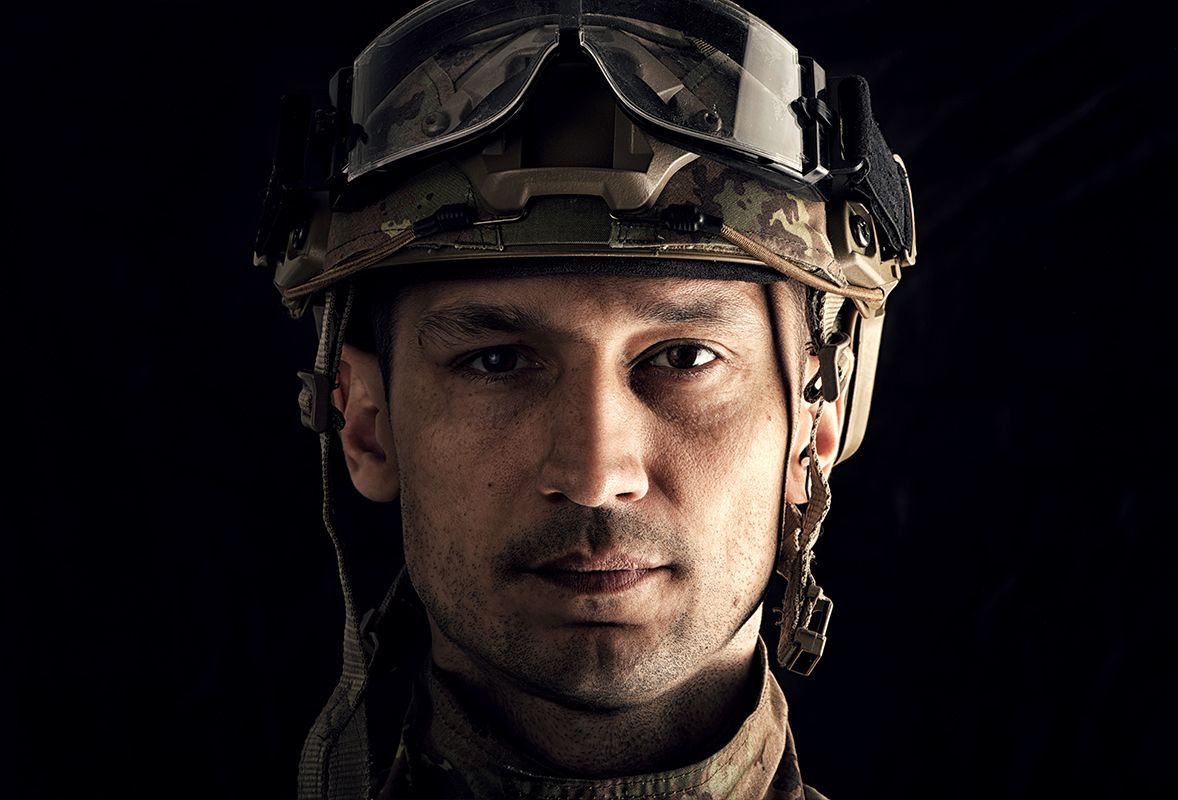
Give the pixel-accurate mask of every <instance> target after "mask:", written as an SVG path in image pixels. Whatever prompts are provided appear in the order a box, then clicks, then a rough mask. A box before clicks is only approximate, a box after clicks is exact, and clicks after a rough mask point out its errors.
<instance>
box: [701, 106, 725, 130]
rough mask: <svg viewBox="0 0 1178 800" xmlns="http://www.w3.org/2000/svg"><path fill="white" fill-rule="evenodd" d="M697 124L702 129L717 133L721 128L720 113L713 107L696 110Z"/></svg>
mask: <svg viewBox="0 0 1178 800" xmlns="http://www.w3.org/2000/svg"><path fill="white" fill-rule="evenodd" d="M694 122H695V126H696V127H697V128H699V129H700V130H702V131H707V132H708V133H716V132H717V131H719V130H720V126H721V122H722V120H721V119H720V115H719V114H717V113H716V112H715V110H713V109H703V110H702V111H697V112H695V120H694Z"/></svg>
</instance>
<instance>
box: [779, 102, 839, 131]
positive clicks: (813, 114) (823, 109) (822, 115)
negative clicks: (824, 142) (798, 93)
mask: <svg viewBox="0 0 1178 800" xmlns="http://www.w3.org/2000/svg"><path fill="white" fill-rule="evenodd" d="M790 107H791V108H792V109H793V110H794V113H795V114H797V115H798V116H799V117H801V118H802V120H803V121H804V122H818V123H820V124H822V125H825V126H826V127H828V128H833V127H834V126H835V123H836V119H835V115H834V110H833V109H832V108H831V107H830V106H829V105H827V104H826V101H825V100H823V99H822V98H820V97H799V98H798V99H797V100H794V101H793V102H792V103H790Z"/></svg>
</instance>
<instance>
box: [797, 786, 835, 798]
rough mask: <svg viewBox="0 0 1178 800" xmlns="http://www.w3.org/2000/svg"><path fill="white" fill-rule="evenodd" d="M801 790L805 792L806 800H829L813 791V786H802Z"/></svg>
mask: <svg viewBox="0 0 1178 800" xmlns="http://www.w3.org/2000/svg"><path fill="white" fill-rule="evenodd" d="M802 788H803V789H804V790H805V792H806V794H805V799H806V800H829V798H827V796H826V795H824V794H823V793H822V792H820V791H818V790H817V789H815V788H814V787H813V786H803V787H802Z"/></svg>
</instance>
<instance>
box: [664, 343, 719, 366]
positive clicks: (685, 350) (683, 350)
mask: <svg viewBox="0 0 1178 800" xmlns="http://www.w3.org/2000/svg"><path fill="white" fill-rule="evenodd" d="M715 360H716V354H715V353H714V352H713V351H711V350H709V349H708V348H706V347H704V346H703V345H701V344H677V345H674V346H672V347H668V348H667V349H666V350H663V351H662V352H660V353H659V354H658V355H656V356H655V357H654V358H652V359H651V360H650V361H649V362H648V363H649V364H650V365H651V366H652V367H670V368H671V369H691V368H692V367H702V366H703V365H704V364H707V363H709V362H711V361H715Z"/></svg>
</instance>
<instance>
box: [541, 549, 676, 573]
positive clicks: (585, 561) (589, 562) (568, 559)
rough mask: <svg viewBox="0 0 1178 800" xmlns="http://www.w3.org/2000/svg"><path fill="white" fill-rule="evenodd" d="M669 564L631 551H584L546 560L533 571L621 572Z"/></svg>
mask: <svg viewBox="0 0 1178 800" xmlns="http://www.w3.org/2000/svg"><path fill="white" fill-rule="evenodd" d="M665 566H667V565H666V563H665V562H662V561H658V560H655V559H650V558H645V557H642V556H635V555H631V554H629V553H605V554H602V555H597V556H587V555H585V554H583V553H569V554H568V555H564V556H561V557H560V558H555V559H553V560H551V561H546V562H544V563H543V564H540V565H539V566H536V567H533V568H532V571H533V572H619V571H623V570H638V569H658V568H659V567H665Z"/></svg>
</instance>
